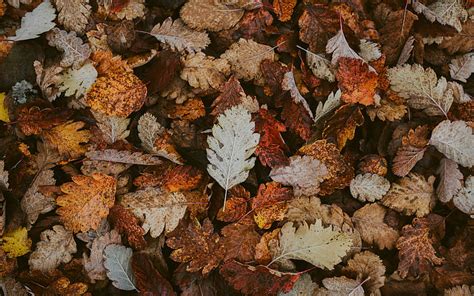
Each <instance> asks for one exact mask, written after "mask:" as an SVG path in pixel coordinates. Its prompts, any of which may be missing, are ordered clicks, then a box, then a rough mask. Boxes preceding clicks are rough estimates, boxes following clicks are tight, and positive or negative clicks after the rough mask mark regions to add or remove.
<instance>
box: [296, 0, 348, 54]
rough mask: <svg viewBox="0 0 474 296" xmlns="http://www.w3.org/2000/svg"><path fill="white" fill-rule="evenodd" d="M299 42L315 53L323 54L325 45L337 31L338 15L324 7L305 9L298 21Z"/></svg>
mask: <svg viewBox="0 0 474 296" xmlns="http://www.w3.org/2000/svg"><path fill="white" fill-rule="evenodd" d="M298 25H299V27H300V39H301V41H303V42H305V43H307V44H308V45H309V50H310V51H312V52H315V53H318V52H325V49H326V43H327V42H328V40H329V39H330V38H331V37H332V36H334V35H336V33H337V31H338V30H339V15H338V14H337V13H336V12H335V11H333V10H330V9H329V8H328V7H327V6H325V5H311V6H308V7H306V8H305V10H304V11H303V14H302V15H301V16H300V18H299V19H298Z"/></svg>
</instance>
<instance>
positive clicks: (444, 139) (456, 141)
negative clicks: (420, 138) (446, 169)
mask: <svg viewBox="0 0 474 296" xmlns="http://www.w3.org/2000/svg"><path fill="white" fill-rule="evenodd" d="M430 144H431V145H433V146H435V147H436V149H438V151H440V152H441V153H443V154H444V156H446V157H447V158H449V159H451V160H454V161H455V162H457V163H458V164H460V165H462V166H464V167H472V166H474V149H472V147H474V133H473V131H472V128H471V127H469V126H468V125H467V124H466V122H464V121H462V120H460V121H449V120H444V121H442V122H441V123H439V124H438V125H437V126H436V127H435V128H434V129H433V132H432V133H431V138H430Z"/></svg>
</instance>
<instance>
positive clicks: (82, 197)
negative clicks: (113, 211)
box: [56, 174, 116, 233]
mask: <svg viewBox="0 0 474 296" xmlns="http://www.w3.org/2000/svg"><path fill="white" fill-rule="evenodd" d="M115 186H116V180H115V179H114V178H113V177H110V176H107V175H104V174H93V175H92V176H91V177H88V176H83V175H78V176H72V182H68V183H64V184H63V185H61V191H62V192H63V193H64V195H61V196H59V197H58V198H57V199H56V203H57V204H58V206H60V208H59V209H58V210H57V211H56V212H57V213H58V215H59V216H60V218H61V221H62V222H63V223H64V225H65V226H66V227H67V228H68V229H70V230H71V231H73V232H75V233H76V232H79V231H83V232H85V231H88V230H89V229H94V230H95V229H97V228H98V227H99V224H100V221H101V220H102V218H105V217H107V215H108V214H109V209H110V208H111V207H112V206H113V205H114V201H115Z"/></svg>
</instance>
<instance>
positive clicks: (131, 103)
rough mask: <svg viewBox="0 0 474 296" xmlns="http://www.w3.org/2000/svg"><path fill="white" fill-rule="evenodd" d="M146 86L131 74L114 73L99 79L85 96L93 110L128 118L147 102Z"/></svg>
mask: <svg viewBox="0 0 474 296" xmlns="http://www.w3.org/2000/svg"><path fill="white" fill-rule="evenodd" d="M146 94H147V89H146V86H145V84H143V82H142V81H141V80H140V79H138V77H137V76H135V75H134V74H133V73H131V72H113V73H110V74H108V75H107V76H102V77H99V78H97V80H96V81H95V82H94V84H93V85H92V87H91V88H90V89H89V91H88V92H87V94H86V96H85V101H86V103H87V105H89V106H90V107H91V109H93V110H95V111H99V112H101V113H103V114H106V115H114V116H119V117H128V116H129V115H130V114H131V113H132V112H135V111H138V110H140V108H141V107H142V106H143V103H144V102H145V98H146Z"/></svg>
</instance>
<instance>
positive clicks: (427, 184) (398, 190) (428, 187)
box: [382, 173, 436, 217]
mask: <svg viewBox="0 0 474 296" xmlns="http://www.w3.org/2000/svg"><path fill="white" fill-rule="evenodd" d="M434 181H435V177H434V176H430V177H429V178H428V180H426V179H425V178H424V177H423V176H422V175H418V174H415V173H410V174H409V175H408V176H406V177H403V178H402V179H400V181H399V183H392V187H391V188H390V190H389V191H388V193H387V194H386V195H385V196H384V198H383V199H382V204H383V205H384V206H386V207H389V208H391V209H393V210H395V211H397V212H400V213H403V214H404V215H408V216H409V215H413V214H415V215H416V216H417V217H423V216H426V215H428V213H430V211H431V210H432V209H433V207H434V204H435V202H436V200H435V195H434V188H433V183H434Z"/></svg>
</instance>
